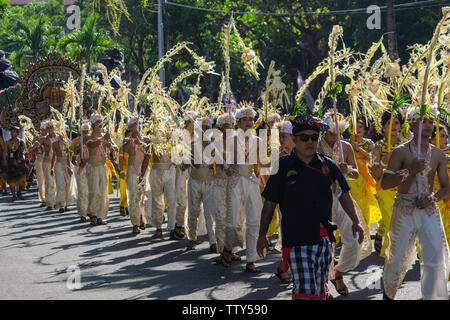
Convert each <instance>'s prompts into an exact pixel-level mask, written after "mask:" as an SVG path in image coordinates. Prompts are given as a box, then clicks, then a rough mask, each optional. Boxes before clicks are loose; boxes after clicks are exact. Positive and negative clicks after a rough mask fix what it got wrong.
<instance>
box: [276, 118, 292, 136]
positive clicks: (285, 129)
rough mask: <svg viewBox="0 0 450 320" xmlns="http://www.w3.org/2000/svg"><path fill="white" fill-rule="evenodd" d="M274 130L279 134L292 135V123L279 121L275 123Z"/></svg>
mask: <svg viewBox="0 0 450 320" xmlns="http://www.w3.org/2000/svg"><path fill="white" fill-rule="evenodd" d="M275 129H278V130H279V131H280V133H289V134H292V123H291V122H290V121H280V122H277V123H275Z"/></svg>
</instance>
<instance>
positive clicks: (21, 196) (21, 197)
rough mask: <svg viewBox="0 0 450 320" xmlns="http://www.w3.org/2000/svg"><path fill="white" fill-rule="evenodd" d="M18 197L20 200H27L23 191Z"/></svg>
mask: <svg viewBox="0 0 450 320" xmlns="http://www.w3.org/2000/svg"><path fill="white" fill-rule="evenodd" d="M17 197H19V199H20V200H25V198H24V197H23V195H22V194H21V193H18V194H17Z"/></svg>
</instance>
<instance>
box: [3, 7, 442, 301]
mask: <svg viewBox="0 0 450 320" xmlns="http://www.w3.org/2000/svg"><path fill="white" fill-rule="evenodd" d="M448 11H449V10H447V9H446V11H445V17H446V19H447V18H448V17H449V16H450V14H449V13H448ZM339 32H340V33H339ZM339 34H342V30H340V28H339V27H337V28H333V33H332V35H331V36H330V43H329V44H330V47H332V48H333V50H330V57H333V55H334V54H335V52H334V50H335V47H336V41H337V40H336V39H338V38H339ZM445 39H447V38H445ZM380 44H381V40H380V42H379V44H378V47H379V46H380ZM447 44H448V43H447ZM186 46H187V44H181V45H177V46H175V49H172V50H171V51H169V53H170V54H175V53H176V52H177V50H178V51H179V50H181V49H182V48H186V49H187V50H188V51H189V52H191V50H190V49H189V48H187V47H186ZM378 47H377V46H375V47H374V48H375V49H373V48H372V49H371V50H375V51H376V48H378ZM442 48H443V47H441V48H440V49H439V50H442V52H445V53H446V54H447V55H446V56H445V57H446V58H445V57H444V54H442V56H443V58H442V59H441V60H440V64H439V65H441V64H442V66H443V68H447V69H448V68H449V66H450V54H449V51H448V49H445V50H444V49H442ZM246 49H248V48H246ZM249 50H250V49H249ZM249 50H247V51H249ZM371 50H369V51H371ZM250 51H251V50H250ZM107 54H108V55H110V57H108V58H105V59H100V60H99V64H102V66H103V67H102V68H103V69H105V70H103V71H97V72H94V73H93V74H92V76H93V77H94V78H95V79H96V80H92V79H94V78H90V80H91V83H94V84H93V85H92V91H100V85H97V83H101V85H102V86H103V85H105V86H109V87H108V88H106V89H105V90H104V91H103V92H109V93H108V94H110V93H111V94H110V95H111V101H110V103H109V109H111V108H112V107H111V106H113V107H114V108H116V106H120V107H117V108H116V109H113V111H112V113H111V114H114V115H113V116H111V114H108V113H107V112H103V113H102V110H103V111H105V110H106V109H107V108H105V107H104V106H102V103H101V98H102V97H104V96H103V93H102V96H101V98H100V102H99V103H98V105H99V108H98V110H93V108H91V109H90V110H89V111H88V112H84V111H83V107H84V105H83V103H81V102H80V103H79V105H80V106H77V107H80V110H82V111H81V112H80V114H81V115H82V116H81V117H80V119H78V120H79V121H75V122H74V121H70V119H69V117H68V116H67V115H68V112H67V111H65V113H64V115H63V116H59V117H55V116H54V115H55V112H57V111H54V109H53V108H52V109H51V110H52V112H51V116H50V117H49V118H47V119H45V120H44V121H41V122H40V128H39V130H35V129H34V128H30V127H27V128H24V127H20V126H16V125H12V126H10V127H8V128H5V127H4V128H3V129H2V137H1V138H0V155H1V166H0V170H1V172H0V189H1V191H2V192H3V195H6V194H7V191H8V186H9V190H10V192H11V196H12V198H11V200H12V201H13V202H15V201H18V200H23V199H24V198H23V193H24V189H25V188H29V186H30V184H31V183H33V181H34V180H36V182H37V190H38V198H39V200H40V202H41V204H40V206H41V207H42V208H43V209H44V210H49V211H51V210H58V211H59V212H60V213H61V214H64V213H65V212H70V211H71V210H75V207H73V206H74V205H76V211H77V213H78V215H79V218H78V219H79V223H89V224H90V225H91V226H98V225H106V224H107V223H108V222H107V220H108V216H109V214H110V210H109V207H110V206H109V200H110V196H111V195H112V194H114V192H115V190H114V184H115V185H116V190H117V194H118V196H119V197H120V204H119V206H120V211H119V214H120V216H122V217H123V218H124V220H125V219H129V221H130V229H131V230H130V232H131V233H132V234H134V235H136V236H137V235H139V234H140V233H142V232H143V231H144V230H146V229H147V228H150V227H152V231H153V233H152V235H151V239H152V240H154V239H163V238H164V233H163V224H164V222H165V221H167V229H168V231H169V237H170V240H175V241H186V250H195V249H196V247H197V246H198V245H199V244H200V241H199V235H203V234H206V235H207V236H208V241H209V252H211V253H216V254H217V255H218V256H217V257H216V259H215V262H216V263H217V264H218V265H220V266H223V267H225V268H228V267H230V266H231V265H232V264H233V263H234V262H236V261H241V260H242V259H243V257H242V256H241V255H239V254H237V252H238V251H239V250H240V249H245V262H246V263H245V269H244V270H245V271H246V272H249V273H260V272H261V269H259V268H258V266H257V263H258V261H259V260H260V259H263V258H264V257H265V256H266V254H267V253H268V248H269V246H271V245H274V246H275V248H276V250H277V251H279V252H280V253H281V255H280V262H279V264H278V265H277V268H276V272H275V274H276V275H277V277H278V278H279V279H280V281H281V282H282V283H292V284H293V289H292V298H293V299H332V298H333V297H332V296H331V294H330V292H329V290H328V283H329V282H330V283H331V284H332V285H333V286H334V287H335V288H336V291H337V292H338V294H339V295H342V296H346V295H348V293H349V290H348V288H347V286H346V284H345V282H344V278H343V276H344V275H345V274H346V273H348V272H350V271H352V270H354V269H355V268H356V267H357V266H358V265H359V263H360V261H361V260H363V259H365V258H367V257H368V256H370V255H371V254H372V252H373V249H375V251H376V252H377V254H379V255H380V256H381V257H382V258H384V259H385V265H384V269H383V299H386V300H390V299H394V298H395V296H396V293H397V290H398V288H399V287H400V285H401V284H402V282H403V279H404V277H405V274H406V272H407V271H408V269H409V268H410V266H411V265H412V263H413V262H414V261H415V259H416V257H418V259H419V260H420V263H421V279H420V281H421V291H422V296H423V299H441V300H444V299H449V292H448V287H447V284H448V281H449V268H450V267H449V241H450V191H449V190H450V186H449V175H450V147H449V127H448V123H447V122H446V121H445V120H448V113H445V112H443V111H442V110H444V109H442V108H441V106H442V105H445V103H442V104H440V105H438V106H436V105H431V106H428V105H427V108H426V112H423V110H424V108H423V105H420V104H419V103H418V102H417V101H415V102H414V103H404V102H402V103H399V101H400V100H399V99H397V98H399V95H400V92H401V89H402V85H403V84H405V83H406V82H407V81H406V80H408V79H409V80H408V81H409V82H410V83H408V85H409V86H410V88H408V90H410V91H411V92H413V94H414V95H415V96H417V92H418V89H417V88H421V87H422V85H423V87H425V88H426V87H427V83H426V77H425V83H424V84H420V81H419V80H422V79H423V78H424V77H423V76H421V77H419V76H418V77H417V79H413V80H414V81H413V80H411V78H408V75H409V74H410V72H409V71H408V72H404V73H405V74H402V71H401V70H400V66H399V65H398V63H397V62H392V61H390V60H389V59H388V58H386V57H383V58H381V59H380V60H379V61H381V62H380V63H379V64H378V65H377V68H378V69H379V70H383V71H384V69H386V70H387V71H385V74H383V75H382V74H381V72H380V75H379V77H380V79H381V78H382V77H385V78H390V79H391V81H390V83H388V82H386V83H387V84H386V86H392V88H391V87H389V88H388V89H386V91H393V90H394V89H395V90H397V91H398V92H397V95H396V96H395V99H394V102H393V104H394V105H396V107H395V108H394V107H392V108H389V107H386V108H381V109H382V110H381V112H378V113H376V112H375V111H374V110H370V111H374V112H372V113H373V114H372V115H371V116H370V117H365V116H364V114H366V115H367V112H366V113H363V112H360V113H359V114H358V115H356V112H353V114H352V115H351V116H348V117H346V116H345V115H343V114H340V113H338V111H337V108H332V109H329V110H327V111H326V112H325V113H324V114H323V115H322V116H320V117H317V116H313V115H312V113H311V112H308V111H307V110H306V109H305V110H300V109H297V108H294V110H293V111H292V112H291V114H288V113H286V109H285V111H284V112H283V113H282V112H281V111H280V110H279V109H276V108H268V107H267V106H268V105H270V103H268V100H264V101H263V104H264V107H263V108H260V109H258V108H256V107H255V106H254V104H253V103H249V102H242V103H240V104H239V105H237V104H236V103H230V101H231V100H230V97H229V92H230V90H228V91H227V90H225V89H224V90H222V89H223V88H226V85H224V83H226V81H224V77H222V83H221V88H220V90H221V92H220V94H219V100H222V98H223V96H225V95H226V96H227V99H226V100H227V101H226V103H225V105H226V107H223V106H222V105H221V103H219V108H216V109H214V108H202V104H201V102H199V101H201V99H200V98H199V97H198V95H197V93H195V94H193V95H192V96H191V97H193V98H192V101H193V102H192V101H191V98H190V100H189V101H188V103H187V104H189V103H190V102H192V104H193V105H194V106H195V107H194V108H191V109H189V108H186V109H182V108H179V110H175V111H174V110H172V109H171V107H170V104H172V106H178V107H179V105H178V103H177V102H176V101H175V102H174V101H173V100H174V99H172V98H171V97H170V96H169V95H166V94H165V91H164V89H163V88H162V86H161V83H160V82H159V78H157V76H156V71H155V72H154V75H153V77H154V79H153V78H148V79H146V78H145V76H144V78H143V80H142V83H147V86H148V87H149V88H150V89H148V88H147V89H148V90H149V91H151V90H154V91H151V93H149V94H148V96H151V97H152V98H154V97H157V98H155V99H154V100H153V102H152V104H151V105H149V106H148V109H149V110H150V112H151V114H150V115H146V114H145V112H146V111H148V110H145V109H146V107H147V106H146V107H143V105H142V102H141V101H142V99H136V100H137V101H138V102H137V104H140V106H139V107H140V110H139V108H137V107H136V108H135V107H134V106H133V107H129V106H128V104H127V105H126V106H124V101H125V100H127V101H128V98H129V94H128V93H127V92H126V91H123V92H120V88H121V84H120V78H119V77H115V76H112V77H109V75H108V73H114V72H116V71H117V69H119V70H120V71H123V66H122V64H121V61H123V54H122V53H121V52H120V51H119V50H117V49H108V50H107ZM170 54H168V56H167V60H168V59H169V58H170ZM336 54H337V55H336V59H338V58H339V59H340V61H344V58H345V56H346V54H347V51H346V50H343V51H342V52H338V53H336ZM249 56H253V55H249ZM368 56H370V55H369V54H368ZM372 56H373V52H372ZM193 57H195V59H196V62H197V63H198V64H199V65H200V66H201V67H200V69H202V68H203V69H204V70H209V69H210V68H211V65H212V64H211V63H208V62H206V61H205V60H204V59H200V58H202V57H199V56H197V55H195V54H193ZM444 58H445V59H446V60H445V59H444ZM0 59H2V61H3V62H2V63H3V64H4V65H5V68H4V70H7V69H8V68H10V66H11V64H10V63H9V62H8V63H7V60H6V59H5V58H4V56H2V57H0ZM252 59H253V60H252V61H253V64H251V63H249V61H248V59H247V60H246V62H245V63H247V64H246V67H249V68H250V69H251V68H253V69H251V70H253V71H252V72H253V73H254V74H256V75H257V72H256V70H255V69H254V68H255V65H257V63H256V62H255V60H254V57H253V58H252ZM383 59H384V60H383ZM419 60H420V59H419ZM162 61H164V60H162ZM331 61H334V60H333V59H331ZM417 61H418V60H417ZM325 62H326V63H325ZM369 63H370V58H369V59H368V61H367V62H365V64H366V65H367V66H368V65H369ZM161 65H163V62H160V63H158V66H159V67H161ZM324 65H330V63H329V62H328V60H327V61H324V64H320V65H319V67H318V70H322V71H321V72H323V70H326V68H322V67H323V66H324ZM361 65H362V64H361ZM0 66H1V64H0ZM416 66H419V64H417V63H416ZM272 67H273V65H272V64H271V67H270V69H269V70H270V71H269V72H268V74H269V75H270V73H271V72H272V71H274V69H273V68H272ZM422 67H423V66H422ZM329 68H330V78H327V81H326V84H325V85H324V87H327V86H328V87H327V88H328V91H335V92H337V91H338V90H337V89H336V87H335V88H333V87H332V86H330V82H329V79H332V81H331V82H332V83H333V85H334V80H335V79H334V77H335V74H334V73H333V72H334V71H336V73H338V72H341V73H343V72H344V71H346V72H347V73H352V74H353V73H354V71H351V72H350V71H348V70H356V69H357V68H360V64H359V62H358V61H357V62H355V65H352V66H350V65H347V66H345V65H344V66H343V67H342V70H344V71H342V70H340V69H339V68H337V69H336V70H334V69H333V68H334V66H333V65H332V63H331V66H330V67H329ZM352 68H353V69H352ZM355 68H356V69H355ZM436 68H437V67H436ZM378 69H376V68H375V67H374V68H373V69H372V71H371V72H372V73H370V74H369V73H364V71H365V70H366V69H365V68H363V69H361V70H362V71H361V74H362V76H361V78H360V79H361V81H360V80H359V79H358V80H357V81H354V80H353V75H349V77H350V78H351V81H352V82H351V84H350V85H348V86H349V88H348V89H347V88H346V91H347V93H348V95H349V96H352V95H353V96H354V97H356V98H355V99H357V98H358V94H360V93H359V92H368V98H367V97H363V98H362V99H361V102H362V103H368V104H369V106H370V108H371V107H372V106H373V105H375V104H378V105H382V104H383V101H384V102H386V103H387V95H386V94H385V92H384V91H383V90H382V88H381V87H382V83H381V82H382V81H379V80H376V79H372V78H371V77H374V74H376V72H377V70H378ZM447 69H446V70H447ZM1 70H3V69H1ZM1 70H0V76H3V74H2V73H1V72H3V71H4V70H3V71H1ZM152 70H153V69H150V71H152ZM155 70H157V68H155ZM436 70H437V69H436ZM436 70H435V71H434V74H433V76H434V77H436V79H438V80H439V81H440V83H441V88H442V90H438V93H439V98H438V99H435V97H433V98H432V99H430V101H431V100H433V99H434V100H433V101H435V100H438V101H440V103H441V102H442V101H443V100H442V99H441V98H442V96H444V95H445V96H446V99H448V90H447V91H446V88H445V84H446V83H447V82H448V78H446V76H448V70H447V72H446V73H445V76H444V74H442V75H440V74H439V72H437V71H436ZM153 71H154V70H153ZM427 71H428V69H427ZM432 72H433V71H432ZM425 73H426V72H425ZM148 74H151V72H150V73H146V75H148ZM318 74H319V73H316V72H314V73H313V76H314V77H316V76H317V75H318ZM422 74H423V72H422ZM269 75H268V78H269ZM399 75H401V76H403V77H404V78H403V81H401V82H400V81H398V79H397V78H396V77H399ZM314 77H313V78H314ZM364 77H366V78H364ZM313 78H309V79H307V81H306V83H307V84H309V82H311V81H312V79H313ZM86 79H87V78H86ZM177 79H178V78H177ZM180 79H181V78H180ZM198 79H200V76H199V78H198ZM393 79H394V80H395V81H393ZM438 80H435V82H434V83H436V82H439V81H438ZM2 81H3V80H2ZM8 81H9V82H11V83H13V82H14V81H16V78H13V77H11V76H10V77H9V78H8ZM83 81H84V79H83ZM68 82H70V81H68ZM198 82H199V80H198V81H197V85H198ZM268 82H269V81H267V83H268ZM362 82H367V83H365V84H364V86H367V87H368V88H369V89H367V88H364V90H362V89H361V90H358V85H361V83H362ZM273 83H275V85H274V86H273V87H274V89H273V90H274V91H273V92H271V93H270V94H269V89H267V92H266V93H265V96H266V97H269V96H272V97H274V96H277V95H278V93H279V92H281V91H282V90H281V89H280V88H282V89H284V88H285V86H284V87H283V86H282V83H281V78H278V79H277V81H275V80H274V81H273ZM398 83H401V85H400V86H398ZM411 83H413V84H415V86H413V85H412V84H411ZM394 85H395V86H394ZM8 86H9V84H8ZM228 86H229V84H228ZM405 86H406V84H405ZM5 87H6V86H5ZM436 87H437V86H436V85H435V84H433V87H432V88H433V90H434V91H436ZM67 88H69V89H67ZM195 88H197V87H195ZM195 88H194V89H195ZM380 88H381V89H380ZM103 89H104V88H103ZM113 89H114V90H116V91H114V92H113ZM197 89H198V88H197ZM228 89H229V88H228ZM341 89H342V88H341ZM365 89H367V90H365ZM65 90H67V91H66V96H65V99H67V100H70V99H69V98H68V96H70V97H71V99H72V98H73V99H72V100H71V101H75V100H76V99H75V96H76V94H75V93H74V91H76V89H75V86H73V88H72V90H70V86H69V85H67V86H66V87H65ZM276 90H278V91H277V93H276V94H275V93H274V92H275V91H276ZM302 90H303V91H302ZM430 90H431V89H430ZM138 91H139V92H140V93H142V92H145V90H144V89H142V87H140V86H139V87H138ZM170 91H171V90H170V89H169V93H170ZM193 91H195V90H193ZM198 91H199V89H198ZM358 91H359V92H358ZM67 92H70V94H69V93H67ZM117 92H119V93H117ZM124 92H125V93H124ZM299 92H301V93H302V94H303V93H304V89H302V88H300V89H299ZM140 93H139V94H140ZM127 94H128V96H127ZM139 94H137V96H139ZM302 94H300V96H299V99H298V101H300V100H301V96H302ZM321 94H322V93H321ZM413 94H411V96H413ZM142 95H143V96H145V95H144V94H142ZM376 95H379V96H380V97H377V96H376ZM383 95H384V96H383ZM390 95H391V94H390ZM119 96H120V97H119ZM263 96H264V94H263ZM415 96H413V98H415ZM118 97H119V98H118ZM159 97H163V99H165V100H157V99H158V98H159ZM334 98H336V97H335V96H334ZM439 99H440V100H439ZM81 100H82V99H81ZM281 100H282V98H281ZM319 100H321V103H320V107H321V106H322V105H324V104H326V103H323V100H324V97H322V98H321V99H319ZM155 101H156V102H155ZM167 101H169V106H168V108H166V106H163V104H164V103H166V102H167ZM355 101H356V100H355ZM372 102H374V103H373V105H370V104H371V103H372ZM73 104H74V103H73ZM356 104H357V103H356ZM399 105H400V106H401V105H403V108H398V106H399ZM72 107H73V108H76V106H72ZM102 108H103V109H102ZM120 108H122V109H120ZM370 108H369V109H370ZM109 109H108V110H109ZM123 109H125V110H123ZM131 109H133V110H132V111H131V112H130V111H129V110H131ZM261 109H264V110H263V112H261ZM120 110H122V111H121V113H120V122H119V121H116V120H117V119H116V111H117V112H118V111H120ZM299 110H300V111H299ZM447 110H448V107H447ZM169 111H170V112H169ZM268 111H270V112H268ZM366 111H367V110H366ZM444 111H445V110H444ZM75 113H76V112H75V111H72V116H73V115H74V114H75ZM144 114H145V115H144ZM374 114H375V116H374ZM64 117H66V118H64ZM112 119H114V121H113V120H112ZM72 120H73V119H72ZM262 120H263V121H262ZM15 123H18V122H17V121H16V122H15ZM74 123H77V126H76V128H73V124H74ZM149 123H150V124H149ZM259 129H267V130H266V131H264V132H263V133H261V132H262V131H260V130H259ZM261 142H262V143H261ZM186 150H187V151H186ZM206 155H209V156H206ZM165 217H166V218H165ZM275 235H277V237H276V239H277V240H276V243H274V244H272V243H271V239H272V240H273V238H275ZM339 243H340V244H341V247H340V250H339V251H338V252H337V251H336V246H337V244H339Z"/></svg>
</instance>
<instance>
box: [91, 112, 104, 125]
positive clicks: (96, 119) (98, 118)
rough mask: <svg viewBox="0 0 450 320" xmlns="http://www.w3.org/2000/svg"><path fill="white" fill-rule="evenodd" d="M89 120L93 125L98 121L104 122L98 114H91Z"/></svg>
mask: <svg viewBox="0 0 450 320" xmlns="http://www.w3.org/2000/svg"><path fill="white" fill-rule="evenodd" d="M89 120H90V121H91V122H92V123H93V122H96V121H98V120H102V117H101V116H100V115H99V114H97V113H93V114H91V117H90V118H89Z"/></svg>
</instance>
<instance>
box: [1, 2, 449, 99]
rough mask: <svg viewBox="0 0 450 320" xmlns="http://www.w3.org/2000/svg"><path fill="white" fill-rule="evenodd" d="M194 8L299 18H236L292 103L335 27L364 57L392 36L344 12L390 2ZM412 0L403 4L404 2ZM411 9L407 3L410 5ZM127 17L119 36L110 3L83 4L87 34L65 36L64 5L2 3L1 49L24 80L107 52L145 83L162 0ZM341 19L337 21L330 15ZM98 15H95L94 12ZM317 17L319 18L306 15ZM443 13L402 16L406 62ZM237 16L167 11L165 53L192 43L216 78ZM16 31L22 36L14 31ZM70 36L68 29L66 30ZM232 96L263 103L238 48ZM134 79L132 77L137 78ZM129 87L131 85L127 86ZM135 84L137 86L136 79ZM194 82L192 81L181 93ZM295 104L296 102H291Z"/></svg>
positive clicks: (211, 90) (177, 68)
mask: <svg viewBox="0 0 450 320" xmlns="http://www.w3.org/2000/svg"><path fill="white" fill-rule="evenodd" d="M172 1H173V2H179V3H183V4H186V5H190V6H194V7H195V6H197V7H202V8H208V9H215V10H224V11H234V12H277V13H290V14H295V16H267V15H252V14H245V15H240V14H239V15H238V14H235V15H234V19H235V20H236V26H237V27H238V29H239V33H240V34H241V36H242V38H243V40H244V41H245V42H246V43H247V44H251V45H252V47H253V48H254V49H255V51H256V53H257V54H258V55H259V57H260V58H261V61H262V62H263V64H264V65H265V66H267V67H268V66H269V64H270V62H271V61H272V60H274V61H276V65H277V68H279V69H280V70H281V71H282V80H283V81H284V83H286V85H287V90H288V93H289V94H290V95H291V96H292V97H293V95H294V94H295V92H296V90H297V75H298V72H300V73H301V74H302V76H303V78H306V77H307V76H308V75H309V74H310V73H311V72H312V71H313V70H314V68H315V66H316V65H317V64H318V63H319V62H320V61H321V60H322V59H324V58H325V57H326V56H327V55H328V47H327V39H328V35H329V33H330V32H331V29H332V26H333V25H335V24H340V25H342V26H343V27H344V39H345V42H346V45H347V46H348V47H351V48H352V49H353V50H355V51H358V52H365V51H366V50H367V49H368V48H369V47H370V45H371V44H372V43H373V42H377V41H378V40H379V39H380V37H381V35H383V34H384V33H386V17H385V13H384V12H382V21H381V26H382V27H381V29H379V30H376V29H375V30H369V29H368V28H367V25H366V21H367V18H368V17H369V15H368V14H366V13H364V12H362V13H351V12H345V11H346V10H348V9H356V8H366V7H368V6H369V5H374V4H375V5H380V6H382V5H385V4H386V2H385V1H383V0H378V1H376V0H342V1H330V0H306V1H298V0H295V1H292V0H271V1H267V0H252V1H244V0H238V1H231V0H221V1H219V0H183V1H181V0H172ZM403 2H405V1H396V3H403ZM406 2H408V1H406ZM125 3H126V5H127V12H129V14H130V17H131V19H127V18H122V19H121V20H120V29H119V30H120V35H115V34H114V33H113V30H112V28H111V25H110V22H109V21H108V16H107V14H106V4H107V0H96V1H90V0H78V1H77V3H76V4H77V5H79V6H80V8H81V22H82V26H81V30H78V31H73V32H72V33H70V34H65V33H64V30H65V29H64V28H65V23H66V21H67V17H66V16H65V13H64V5H63V2H62V0H58V1H57V0H51V1H49V2H39V3H30V4H28V5H26V6H24V7H18V6H15V7H11V6H9V5H8V4H7V1H6V2H5V0H0V19H1V22H2V23H1V24H0V49H3V50H5V51H7V52H10V53H11V55H10V57H11V58H12V60H13V62H14V68H15V70H17V71H18V72H19V73H20V72H21V71H22V70H23V68H24V67H25V66H26V63H27V62H28V61H32V60H33V59H36V58H37V57H40V56H42V55H45V54H46V53H47V52H48V51H49V50H53V49H57V50H59V51H61V52H62V53H63V54H64V55H66V56H68V57H71V58H72V59H74V60H76V61H83V62H86V63H88V64H90V65H92V64H93V63H95V61H96V59H98V58H100V57H101V56H102V54H103V51H104V49H106V48H107V47H118V48H121V49H122V50H123V51H124V55H125V66H126V70H127V74H132V73H135V76H134V77H135V78H138V77H140V76H142V75H143V74H144V72H145V70H146V69H147V68H149V67H151V66H153V65H154V64H155V62H156V61H157V59H158V25H157V10H158V8H157V0H127V1H125ZM335 11H337V12H338V13H334V14H330V12H335ZM93 12H95V13H93ZM311 12H316V13H318V14H317V15H312V14H306V13H311ZM440 17H441V13H440V8H439V7H438V6H433V7H431V6H430V7H428V8H423V9H421V10H418V9H415V10H398V11H396V23H397V33H398V35H397V38H398V49H399V55H400V58H401V60H402V61H401V62H402V63H405V62H406V59H407V57H408V46H410V45H412V44H414V43H425V42H427V41H428V40H429V39H430V37H431V35H432V33H433V30H434V26H435V25H436V23H437V21H438V20H439V19H440ZM229 19H230V14H227V13H220V12H206V11H200V10H192V9H188V8H181V7H177V6H172V5H169V4H167V5H166V6H164V21H163V23H164V40H165V41H164V46H165V48H164V49H165V51H167V50H168V49H170V48H171V47H172V46H174V45H175V44H176V43H178V42H180V41H189V42H191V43H192V47H193V48H195V49H196V50H197V52H198V53H199V54H200V55H203V56H205V57H206V60H207V61H211V60H213V61H215V62H216V68H215V70H216V72H217V73H221V72H222V71H223V70H224V62H223V54H222V35H223V25H224V24H225V23H227V21H229ZM11 30H14V31H17V32H11ZM66 32H67V30H66ZM230 56H231V72H230V77H231V89H232V90H233V93H234V95H235V97H236V99H237V101H240V100H243V99H246V100H254V101H256V103H257V104H258V103H259V102H258V101H257V99H258V96H259V94H260V91H261V88H262V87H263V86H264V81H265V73H266V71H267V70H260V74H261V79H260V80H259V81H257V80H255V79H254V78H253V77H252V76H251V75H249V74H248V73H247V72H246V71H245V70H244V68H243V65H242V64H241V63H240V54H239V53H238V52H237V51H236V50H235V48H231V53H230ZM177 58H178V59H177V60H173V61H172V62H171V63H169V64H167V65H166V66H165V70H166V79H167V83H170V82H171V80H173V79H174V78H175V77H176V76H177V75H178V74H180V72H182V71H185V70H186V68H187V64H188V63H189V62H192V61H191V60H190V59H191V58H190V57H189V55H188V54H187V53H183V54H180V55H179V56H178V57H177ZM130 79H132V78H130ZM127 81H129V80H127ZM135 81H136V79H135ZM191 82H192V83H193V82H194V81H193V80H190V79H187V80H186V83H182V84H181V85H182V88H187V87H189V83H191ZM219 83H220V77H219V76H215V75H206V76H204V77H202V79H201V85H202V88H203V89H202V90H203V92H202V94H204V95H206V96H208V97H209V98H210V99H211V100H212V101H216V100H217V95H218V87H219ZM322 83H323V79H321V78H320V77H319V78H318V79H317V80H316V81H315V82H313V83H312V84H311V86H310V90H311V92H312V94H313V96H314V95H316V94H317V93H318V90H319V88H320V87H321V85H322ZM188 95H189V92H188V91H187V90H184V91H183V90H178V96H177V97H176V98H177V99H183V98H186V97H187V96H188ZM292 100H293V99H292Z"/></svg>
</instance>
